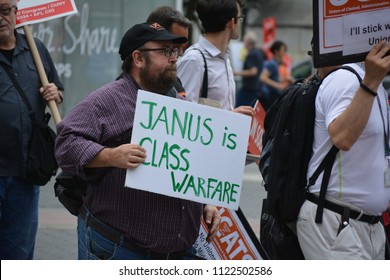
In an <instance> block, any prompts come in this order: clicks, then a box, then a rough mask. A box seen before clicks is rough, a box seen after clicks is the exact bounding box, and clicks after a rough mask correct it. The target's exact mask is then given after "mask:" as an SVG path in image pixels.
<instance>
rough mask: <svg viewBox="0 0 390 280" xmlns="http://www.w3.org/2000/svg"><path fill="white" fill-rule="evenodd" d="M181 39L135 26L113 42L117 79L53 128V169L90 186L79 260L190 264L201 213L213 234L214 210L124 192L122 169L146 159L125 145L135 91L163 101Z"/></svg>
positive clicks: (80, 230)
mask: <svg viewBox="0 0 390 280" xmlns="http://www.w3.org/2000/svg"><path fill="white" fill-rule="evenodd" d="M186 41H187V39H186V38H185V37H182V36H175V35H172V34H170V33H169V32H168V31H167V30H166V29H164V28H163V27H161V26H160V25H159V24H157V23H142V24H136V25H135V26H133V27H132V28H130V29H129V30H128V31H127V32H126V34H125V35H124V36H123V38H122V41H121V44H120V49H119V54H120V56H121V59H122V60H123V64H122V70H123V73H124V74H123V76H121V78H119V79H118V80H116V81H114V82H111V83H109V84H107V85H105V86H103V87H101V88H100V89H98V90H96V91H95V92H92V93H91V94H90V95H88V96H87V97H86V99H84V100H83V101H82V102H81V103H79V104H78V105H77V106H76V107H75V108H74V109H73V110H72V111H70V112H69V113H68V115H67V116H66V117H65V118H64V119H63V121H62V122H61V123H60V124H59V125H58V127H57V132H58V136H57V141H56V158H57V161H58V163H59V166H60V167H61V169H62V170H63V171H65V172H67V173H70V174H73V175H76V176H78V177H80V178H83V179H84V180H88V181H89V182H91V181H92V182H93V183H91V184H90V187H89V188H88V190H87V193H86V195H85V197H84V200H83V207H82V209H81V211H80V214H79V216H78V249H79V251H78V257H79V259H191V258H196V257H195V256H194V249H193V247H192V245H193V244H194V242H195V240H196V239H197V237H198V234H199V227H200V219H201V216H202V213H203V217H204V219H205V221H206V223H207V224H209V240H210V239H211V238H212V236H213V235H214V234H215V233H216V231H217V230H218V225H219V223H220V216H219V215H218V212H217V211H216V210H212V211H210V209H207V206H206V207H203V205H202V204H200V203H196V202H191V201H188V200H183V199H178V198H173V197H167V196H163V195H160V194H155V193H150V192H146V191H141V190H136V189H132V188H126V187H124V184H125V177H126V169H129V168H136V167H137V166H139V165H140V164H142V163H143V162H144V161H145V158H146V151H145V149H144V148H143V147H142V146H140V145H138V144H135V143H131V144H129V143H130V139H131V134H132V129H133V122H134V112H135V105H136V99H137V91H138V90H139V89H144V90H147V91H151V92H154V93H156V94H163V95H165V94H166V93H167V92H168V91H169V90H170V89H171V88H172V86H173V83H174V81H175V80H176V78H177V77H176V62H177V57H178V52H179V49H178V47H179V46H180V44H183V43H185V42H186ZM151 176H152V174H151ZM213 209H216V208H215V207H214V208H213Z"/></svg>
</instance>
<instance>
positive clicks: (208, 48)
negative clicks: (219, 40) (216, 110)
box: [177, 36, 236, 110]
mask: <svg viewBox="0 0 390 280" xmlns="http://www.w3.org/2000/svg"><path fill="white" fill-rule="evenodd" d="M194 47H195V48H198V49H200V50H201V51H202V53H203V54H204V56H205V58H206V61H207V68H208V71H207V72H208V92H207V96H208V98H209V99H212V100H215V101H218V102H219V103H220V104H221V109H225V110H233V109H234V105H235V94H236V83H235V81H234V74H233V69H232V67H231V63H230V59H229V53H230V51H229V50H227V52H226V53H222V52H221V51H220V50H219V49H217V48H216V47H215V46H214V45H213V44H211V43H210V42H209V41H208V40H207V39H206V38H204V37H203V36H201V37H200V39H199V43H197V44H195V45H194V46H192V47H190V48H188V49H187V50H186V52H185V54H184V55H183V57H181V58H180V59H179V61H178V63H177V76H178V77H179V79H180V80H181V82H182V84H183V87H184V89H185V91H186V98H185V99H186V100H189V101H192V102H198V100H199V96H200V95H201V91H202V82H203V73H204V62H203V58H202V55H201V53H200V52H199V51H198V50H193V48H194Z"/></svg>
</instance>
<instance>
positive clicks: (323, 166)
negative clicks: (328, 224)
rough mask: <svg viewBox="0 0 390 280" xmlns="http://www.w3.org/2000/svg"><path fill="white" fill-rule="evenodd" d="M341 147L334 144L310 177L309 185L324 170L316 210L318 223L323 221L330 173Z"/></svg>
mask: <svg viewBox="0 0 390 280" xmlns="http://www.w3.org/2000/svg"><path fill="white" fill-rule="evenodd" d="M338 151H339V149H338V148H337V147H336V146H335V145H333V146H332V148H331V149H330V150H329V152H328V153H327V154H326V156H325V157H324V159H323V160H322V161H321V163H320V165H319V166H318V167H317V169H316V171H314V174H313V175H312V176H311V177H310V178H309V185H308V187H307V189H309V187H311V186H313V185H314V183H315V182H316V181H317V178H318V176H319V175H320V174H321V173H322V171H324V176H323V177H322V182H321V189H320V196H319V201H318V204H317V212H316V220H315V221H316V223H322V214H323V212H324V206H325V200H326V199H325V195H326V191H327V190H328V184H329V179H330V174H331V173H332V167H333V163H334V161H335V159H336V155H337V153H338Z"/></svg>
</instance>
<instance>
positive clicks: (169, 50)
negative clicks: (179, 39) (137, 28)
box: [139, 48, 179, 58]
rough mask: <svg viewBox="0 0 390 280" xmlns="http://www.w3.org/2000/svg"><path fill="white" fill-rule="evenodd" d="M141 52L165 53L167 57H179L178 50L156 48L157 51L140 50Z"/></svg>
mask: <svg viewBox="0 0 390 280" xmlns="http://www.w3.org/2000/svg"><path fill="white" fill-rule="evenodd" d="M139 51H140V52H150V51H163V52H164V55H165V56H166V57H171V56H172V55H174V56H175V57H176V58H177V57H179V49H178V48H173V49H171V48H156V49H139Z"/></svg>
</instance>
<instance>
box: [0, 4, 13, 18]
mask: <svg viewBox="0 0 390 280" xmlns="http://www.w3.org/2000/svg"><path fill="white" fill-rule="evenodd" d="M13 8H15V10H16V9H17V8H16V7H15V6H12V7H11V8H5V7H1V8H0V15H2V16H9V15H10V14H11V10H12V9H13Z"/></svg>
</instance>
